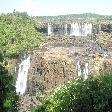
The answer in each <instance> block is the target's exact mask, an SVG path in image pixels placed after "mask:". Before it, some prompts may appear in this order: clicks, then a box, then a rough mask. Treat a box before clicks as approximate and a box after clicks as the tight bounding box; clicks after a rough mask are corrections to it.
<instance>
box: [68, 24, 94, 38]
mask: <svg viewBox="0 0 112 112" xmlns="http://www.w3.org/2000/svg"><path fill="white" fill-rule="evenodd" d="M91 33H92V24H91V23H90V24H87V23H84V24H78V23H75V24H74V23H72V24H71V33H70V35H71V36H87V35H88V34H91Z"/></svg>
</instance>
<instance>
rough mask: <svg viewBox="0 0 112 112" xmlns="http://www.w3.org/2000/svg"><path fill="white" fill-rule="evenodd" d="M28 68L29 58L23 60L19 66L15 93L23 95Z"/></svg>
mask: <svg viewBox="0 0 112 112" xmlns="http://www.w3.org/2000/svg"><path fill="white" fill-rule="evenodd" d="M29 67H30V56H28V57H27V58H26V59H24V60H23V61H22V62H21V64H20V65H19V71H18V77H17V81H16V93H20V94H21V95H23V94H24V93H25V90H26V86H27V74H28V69H29Z"/></svg>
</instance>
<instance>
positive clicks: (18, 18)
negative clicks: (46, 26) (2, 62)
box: [0, 11, 43, 56]
mask: <svg viewBox="0 0 112 112" xmlns="http://www.w3.org/2000/svg"><path fill="white" fill-rule="evenodd" d="M42 41H43V38H42V35H41V34H40V33H39V32H37V31H36V29H35V27H34V20H33V18H32V17H30V16H28V15H27V13H25V12H23V13H20V12H15V11H14V12H13V13H8V14H1V15H0V48H1V49H2V50H3V52H4V54H5V56H15V55H18V54H19V53H21V52H23V51H25V50H29V49H31V48H34V47H38V46H39V44H40V43H41V42H42Z"/></svg>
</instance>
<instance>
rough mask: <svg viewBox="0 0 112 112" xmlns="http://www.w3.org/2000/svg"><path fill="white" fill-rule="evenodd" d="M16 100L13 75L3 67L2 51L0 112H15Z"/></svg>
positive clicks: (0, 61) (0, 58) (0, 62)
mask: <svg viewBox="0 0 112 112" xmlns="http://www.w3.org/2000/svg"><path fill="white" fill-rule="evenodd" d="M17 101H18V96H17V95H16V92H15V87H14V85H13V77H12V76H11V75H10V74H9V73H8V70H7V69H5V67H4V65H3V57H2V53H0V112H16V110H17Z"/></svg>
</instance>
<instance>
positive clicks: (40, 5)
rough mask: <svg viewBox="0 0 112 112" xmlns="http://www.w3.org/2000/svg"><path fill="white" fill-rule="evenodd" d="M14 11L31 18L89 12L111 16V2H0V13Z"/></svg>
mask: <svg viewBox="0 0 112 112" xmlns="http://www.w3.org/2000/svg"><path fill="white" fill-rule="evenodd" d="M14 9H16V10H17V11H21V12H23V11H25V12H27V13H28V14H29V15H33V16H48V15H50V16H51V15H63V14H79V13H89V12H91V13H97V14H104V15H112V0H0V13H2V12H4V13H8V12H13V10H14Z"/></svg>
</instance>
